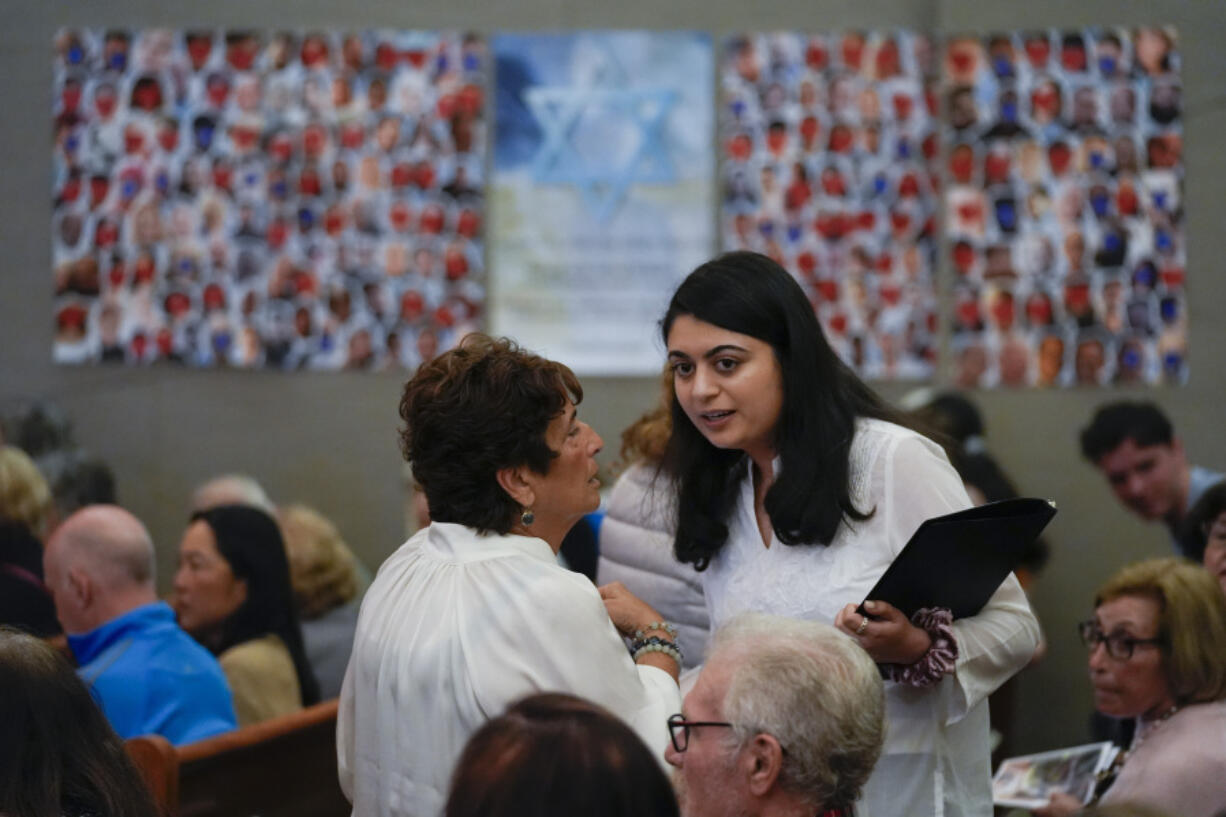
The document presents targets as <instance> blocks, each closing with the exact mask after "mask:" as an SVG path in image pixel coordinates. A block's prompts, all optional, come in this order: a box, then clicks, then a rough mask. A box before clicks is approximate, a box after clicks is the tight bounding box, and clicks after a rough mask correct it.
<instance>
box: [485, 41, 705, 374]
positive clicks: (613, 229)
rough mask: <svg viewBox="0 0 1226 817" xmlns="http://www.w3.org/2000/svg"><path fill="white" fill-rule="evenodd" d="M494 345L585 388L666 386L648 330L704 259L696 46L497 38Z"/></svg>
mask: <svg viewBox="0 0 1226 817" xmlns="http://www.w3.org/2000/svg"><path fill="white" fill-rule="evenodd" d="M492 51H493V54H494V59H495V63H496V69H495V76H496V96H495V100H496V111H495V117H496V120H497V133H496V136H495V144H494V160H493V174H492V179H491V197H492V204H491V226H490V235H489V242H490V252H491V257H492V258H494V259H496V262H497V275H496V277H494V278H493V279H492V281H491V292H490V323H491V328H492V331H494V332H495V333H497V334H507V335H510V336H512V337H515V338H516V339H517V340H518V341H519V342H520V343H522V344H523V345H524V346H525V347H527V348H529V349H532V350H533V351H536V352H539V353H542V354H546V355H548V356H550V357H553V358H556V359H559V360H562V361H564V362H565V363H567V364H568V365H569V366H571V368H573V369H574V370H575V371H576V372H579V373H581V374H599V375H646V374H654V373H657V372H659V371H660V368H661V366H662V365H663V352H662V347H661V345H660V342H659V340H658V339H657V328H656V327H657V322H658V320H659V319H660V317H661V315H662V314H663V312H664V309H665V307H666V306H667V304H668V298H669V296H670V295H671V294H672V292H673V290H674V289H675V288H676V286H677V284H678V283H680V281H681V280H682V278H684V277H685V275H686V274H688V273H689V271H690V270H692V269H693V268H694V267H695V266H697V265H698V264H700V263H702V262H703V261H705V260H706V259H707V258H709V257H710V255H711V253H712V251H713V250H714V230H713V227H712V223H711V207H712V201H713V199H712V195H713V188H714V184H713V182H712V178H713V174H714V161H713V158H714V157H713V150H712V147H711V131H712V127H713V112H712V104H711V97H712V83H711V76H712V70H713V65H712V55H711V45H710V40H709V38H708V37H707V36H706V35H705V34H699V33H687V32H612V33H604V32H575V33H568V34H506V35H499V36H497V37H495V38H494V39H493V41H492Z"/></svg>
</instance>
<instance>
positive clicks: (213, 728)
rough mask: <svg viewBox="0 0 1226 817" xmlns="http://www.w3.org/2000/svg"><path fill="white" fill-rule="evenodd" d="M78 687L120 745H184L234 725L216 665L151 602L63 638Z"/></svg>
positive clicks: (225, 686) (161, 605)
mask: <svg viewBox="0 0 1226 817" xmlns="http://www.w3.org/2000/svg"><path fill="white" fill-rule="evenodd" d="M68 646H69V647H71V648H72V652H73V654H74V655H75V656H76V657H77V663H78V664H80V669H78V670H77V672H78V674H80V676H81V679H82V680H83V681H85V684H86V686H88V687H89V688H90V692H91V693H92V694H93V696H94V700H96V701H97V702H98V704H99V706H101V707H102V711H103V712H104V713H105V714H106V717H107V719H108V720H109V721H110V722H111V726H112V727H114V729H115V731H116V732H118V733H119V736H120V737H121V738H131V737H135V736H137V735H150V734H156V735H162V736H163V737H165V738H166V739H167V740H169V741H170V742H171V743H173V744H175V745H180V744H184V743H191V742H193V741H197V740H203V739H204V738H208V737H212V736H213V735H217V734H220V733H222V732H228V731H230V730H231V729H234V728H236V727H237V725H238V721H237V719H236V718H235V716H234V703H233V701H232V700H231V696H230V687H229V685H228V684H227V683H226V676H225V674H224V673H223V672H222V671H221V665H220V664H218V663H217V659H216V658H214V657H213V655H212V654H211V653H210V652H209V651H208V650H206V649H205V648H204V647H202V646H200V644H198V643H196V641H195V640H193V639H192V637H191V636H189V635H188V634H187V633H185V632H183V630H182V629H181V628H180V627H179V625H178V624H177V623H176V622H175V614H174V611H173V610H171V609H170V606H169V605H167V604H166V603H164V602H154V603H153V604H146V605H143V606H141V607H137V608H136V609H134V610H132V611H130V612H128V613H125V614H124V615H122V616H119V617H118V618H116V619H113V620H111V621H108V622H107V623H106V624H103V625H102V626H101V627H99V628H97V629H96V630H91V631H90V632H88V633H84V634H82V635H70V636H68Z"/></svg>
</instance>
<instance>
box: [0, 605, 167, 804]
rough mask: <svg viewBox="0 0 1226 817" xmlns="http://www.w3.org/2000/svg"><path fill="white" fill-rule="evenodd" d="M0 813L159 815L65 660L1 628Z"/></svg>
mask: <svg viewBox="0 0 1226 817" xmlns="http://www.w3.org/2000/svg"><path fill="white" fill-rule="evenodd" d="M0 723H2V724H4V737H3V739H2V740H0V814H6V815H13V817H27V815H39V817H42V815H47V817H95V815H105V817H155V815H156V814H157V810H156V808H155V807H154V805H153V801H152V799H151V798H150V797H149V794H148V790H147V789H146V788H145V783H144V781H143V780H142V779H141V777H140V773H139V772H138V771H137V770H136V767H135V766H133V765H132V761H131V760H129V759H128V754H127V752H126V751H124V746H123V741H122V740H121V739H120V738H119V736H118V735H116V734H115V731H114V730H113V729H111V727H110V725H109V724H108V723H107V721H106V718H105V717H104V716H103V714H102V712H101V711H100V710H99V709H98V706H97V704H95V703H94V700H93V699H92V698H91V697H90V695H89V690H87V689H86V688H85V685H84V684H82V683H81V679H80V678H78V677H77V675H76V673H74V672H73V671H72V667H71V666H70V665H69V663H68V661H67V660H66V659H65V658H64V656H63V655H61V654H60V653H59V652H57V651H56V650H55V649H53V648H52V647H51V646H49V645H48V644H47V643H46V642H44V641H42V640H40V639H37V638H34V637H33V636H30V635H27V634H25V633H20V632H18V631H16V630H11V629H8V628H5V627H0Z"/></svg>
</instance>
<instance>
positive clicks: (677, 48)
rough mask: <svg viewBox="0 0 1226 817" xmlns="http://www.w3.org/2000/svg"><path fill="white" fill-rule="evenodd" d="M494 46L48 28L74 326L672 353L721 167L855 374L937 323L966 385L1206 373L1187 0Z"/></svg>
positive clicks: (345, 35)
mask: <svg viewBox="0 0 1226 817" xmlns="http://www.w3.org/2000/svg"><path fill="white" fill-rule="evenodd" d="M491 50H492V51H493V52H494V54H493V55H492V56H491V55H490V54H488V53H487V51H486V44H485V42H484V40H483V39H482V38H481V37H479V36H476V35H464V34H455V33H438V32H414V31H383V30H374V31H365V32H345V31H296V32H272V31H251V30H220V29H207V30H203V29H202V30H182V31H169V30H156V29H149V30H126V29H78V30H62V31H60V32H58V33H57V35H56V37H55V56H54V59H55V72H54V77H55V89H54V104H53V124H54V137H55V142H54V176H53V185H54V189H53V214H52V245H53V246H52V251H53V273H54V281H55V293H56V297H55V306H54V309H55V315H54V319H55V326H56V336H55V345H54V357H55V359H56V360H57V361H59V362H62V363H92V362H100V361H107V362H111V361H114V362H123V363H128V364H134V365H140V364H146V363H150V362H154V361H162V360H165V361H174V362H177V363H180V364H186V365H189V366H214V365H227V366H236V367H248V368H272V369H301V368H309V369H341V368H356V369H373V370H381V369H389V368H407V369H412V368H414V367H416V366H417V365H419V364H420V362H421V361H423V360H426V359H429V358H430V357H432V356H433V355H435V354H437V353H438V351H440V350H442V349H445V348H447V347H448V346H450V345H451V344H453V343H454V342H455V341H456V340H457V339H458V338H459V337H460V336H461V335H462V334H463V333H464V332H466V331H469V330H471V329H475V328H486V329H488V330H489V331H494V332H502V333H509V334H512V335H515V336H517V337H519V338H520V339H521V341H522V342H524V343H525V345H526V346H527V347H528V348H533V349H536V350H538V351H541V352H543V353H545V354H551V355H555V356H557V357H559V358H561V359H564V360H566V361H567V362H569V363H571V364H572V365H573V366H575V367H576V369H577V370H579V371H581V372H583V373H585V374H628V375H629V374H650V373H654V371H655V370H656V369H657V368H658V357H659V351H658V348H657V347H658V340H656V339H655V337H654V334H655V329H654V322H655V320H656V319H658V316H659V313H660V312H661V311H662V309H663V305H664V303H665V301H666V299H667V296H668V294H669V293H670V292H671V291H672V289H673V288H674V287H675V285H676V283H677V282H678V281H679V280H680V279H681V278H682V277H683V276H684V275H685V273H686V272H688V271H689V270H690V269H692V268H693V267H694V266H695V265H696V264H697V263H700V262H701V261H702V260H705V258H707V257H709V255H710V253H711V252H712V251H713V250H714V248H715V246H716V239H715V235H714V233H713V231H712V229H711V225H710V216H709V213H710V209H711V207H712V205H713V202H714V200H715V198H716V197H717V196H718V200H719V202H720V204H719V213H720V218H719V222H720V232H721V233H722V243H723V247H724V249H738V248H747V249H753V250H757V251H760V252H764V253H766V254H768V255H771V256H772V257H774V258H775V259H776V260H778V261H779V262H780V263H782V264H783V265H784V266H785V267H787V268H788V269H789V270H790V271H791V272H792V273H793V274H794V275H796V277H797V279H798V280H799V281H800V282H801V284H802V287H803V288H804V289H805V291H806V292H807V294H808V295H809V298H810V300H811V302H812V304H813V307H814V309H815V311H816V313H817V315H818V317H819V319H820V321H821V323H822V325H823V327H824V329H825V330H826V332H827V335H828V337H829V338H830V339H831V341H832V344H833V345H834V347H835V348H836V350H837V351H838V352H839V354H840V355H841V356H842V357H843V359H844V360H846V361H847V362H848V363H849V364H851V365H852V366H853V367H854V368H855V369H856V370H857V371H858V372H859V373H861V374H862V375H864V376H865V377H868V378H871V379H882V380H889V379H904V380H913V379H930V378H932V377H933V376H934V373H936V363H937V354H938V349H940V348H941V345H942V340H946V341H947V345H946V347H945V348H946V352H947V356H946V358H945V361H944V362H945V365H944V366H943V367H942V372H941V374H943V376H944V379H946V380H948V381H949V382H953V383H955V384H956V385H959V386H964V387H995V386H1023V385H1038V386H1070V385H1081V386H1091V385H1110V384H1115V383H1131V382H1140V383H1148V384H1163V383H1182V382H1185V381H1186V379H1187V373H1188V368H1187V315H1186V310H1187V301H1186V296H1185V292H1184V278H1185V268H1186V252H1185V246H1184V233H1183V229H1182V222H1183V215H1182V168H1183V163H1182V128H1181V84H1180V59H1179V52H1178V48H1177V40H1176V35H1175V32H1174V30H1172V29H1170V28H1166V27H1148V28H1134V29H1123V28H1118V29H1117V28H1089V29H1083V30H1074V31H1062V30H1036V31H1018V32H1009V33H1003V34H990V35H986V36H981V35H974V36H951V37H946V38H944V39H943V40H938V39H931V40H930V39H929V38H928V37H927V36H925V35H923V34H917V33H912V32H907V31H873V32H856V31H849V32H836V33H825V34H800V33H772V34H744V35H736V36H732V37H729V38H727V39H725V40H724V41H723V43H722V50H721V53H720V63H719V66H718V69H715V68H713V67H711V64H710V61H711V59H712V57H711V53H710V39H709V37H708V36H707V35H706V34H703V33H700V32H613V33H601V32H572V33H567V34H522V35H519V34H506V35H498V36H497V37H495V38H494V45H493V46H492V48H491ZM495 62H497V69H498V70H497V72H496V76H497V82H498V87H497V89H496V90H495V91H488V92H487V86H488V85H489V83H490V81H491V80H490V72H491V71H492V70H494V68H495V66H494V63H495ZM712 74H717V76H718V79H717V82H718V92H716V90H715V89H713V88H712V87H711V86H710V82H709V80H708V79H707V78H708V77H710V76H711V75H712ZM489 92H492V93H494V94H495V99H494V104H495V109H496V111H497V115H496V121H497V123H498V130H497V132H496V133H495V134H494V144H493V153H492V157H493V170H492V173H493V177H494V178H493V179H492V180H490V183H489V189H488V192H489V196H490V198H491V200H492V201H493V202H494V206H493V207H491V208H489V210H488V211H487V207H486V203H485V199H486V193H487V180H486V179H485V178H484V176H485V165H484V162H485V158H486V145H487V123H486V122H485V120H484V112H485V105H486V100H485V97H486V94H487V93H489ZM713 99H715V100H716V101H717V104H718V106H719V115H718V124H717V125H716V123H715V122H714V121H713V120H714V113H713V111H712V109H711V103H712V100H713ZM713 130H714V131H715V132H717V133H718V144H719V146H720V166H719V170H718V171H717V170H716V167H715V159H714V157H713V156H712V155H711V151H710V144H709V138H708V134H709V133H711V132H712V131H713ZM943 159H945V160H947V162H946V163H944V166H942V164H943ZM942 184H943V185H944V187H943V193H942ZM717 187H718V189H717ZM487 220H488V221H489V222H490V223H491V224H492V227H491V229H490V231H489V239H488V240H489V244H490V250H489V253H488V259H487V254H486V251H485V247H484V244H485V241H486V232H487V231H486V229H485V224H486V222H487ZM938 231H940V234H941V235H942V237H943V241H944V246H943V247H941V251H943V252H945V253H946V254H947V255H946V257H947V259H948V265H949V267H950V269H951V279H952V280H951V284H952V291H951V292H949V293H946V294H943V296H942V297H943V298H944V299H946V300H947V301H948V302H949V304H950V311H949V312H948V313H947V314H944V315H942V316H940V317H938V312H937V306H936V304H937V298H936V294H935V288H934V280H933V278H934V270H935V268H936V266H937V264H936V257H937V252H938V246H937V244H938V242H937V238H936V236H937V234H938ZM487 260H488V263H489V264H490V266H491V267H492V268H493V269H492V270H491V271H490V272H488V273H487V271H486V269H485V264H486V263H487Z"/></svg>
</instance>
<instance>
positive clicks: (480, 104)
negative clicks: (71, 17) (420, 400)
mask: <svg viewBox="0 0 1226 817" xmlns="http://www.w3.org/2000/svg"><path fill="white" fill-rule="evenodd" d="M487 63H488V57H487V54H486V49H485V44H484V42H483V40H481V39H480V38H478V37H475V36H472V35H467V36H466V35H459V34H441V33H427V32H411V31H365V32H349V33H342V32H335V31H327V32H279V33H275V34H274V33H270V32H256V31H238V30H229V31H221V30H212V29H209V30H204V29H201V30H186V31H184V30H178V31H171V30H160V29H145V30H125V29H110V30H62V31H60V32H58V33H57V35H56V37H55V71H54V76H55V98H54V103H53V127H54V131H53V132H54V157H55V162H54V177H53V184H54V190H53V199H54V201H53V213H52V261H53V273H54V280H55V293H56V299H55V316H54V317H55V326H56V335H55V359H56V360H57V361H59V362H63V363H90V362H109V361H115V362H124V363H128V364H134V365H139V364H145V363H151V362H155V361H174V362H178V363H181V364H184V365H188V366H234V367H243V368H270V369H303V368H305V369H342V368H353V369H384V368H399V367H405V368H413V367H415V366H417V365H418V364H419V363H420V362H421V361H423V360H427V359H429V358H431V357H433V356H434V355H435V354H437V353H438V351H440V350H441V349H444V348H446V347H447V346H448V345H449V344H450V343H452V342H453V340H454V339H455V338H456V337H457V336H458V335H459V334H460V333H462V332H463V331H465V330H466V329H467V328H469V327H472V326H474V325H478V324H479V322H480V321H481V319H482V316H483V312H484V309H485V287H486V276H485V270H484V253H483V248H482V244H483V235H484V226H483V225H484V221H485V202H484V195H483V187H484V180H483V173H484V157H485V144H486V124H485V119H484V115H485V94H486V84H487V79H486V78H487V74H488V70H489V66H488V64H487Z"/></svg>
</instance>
